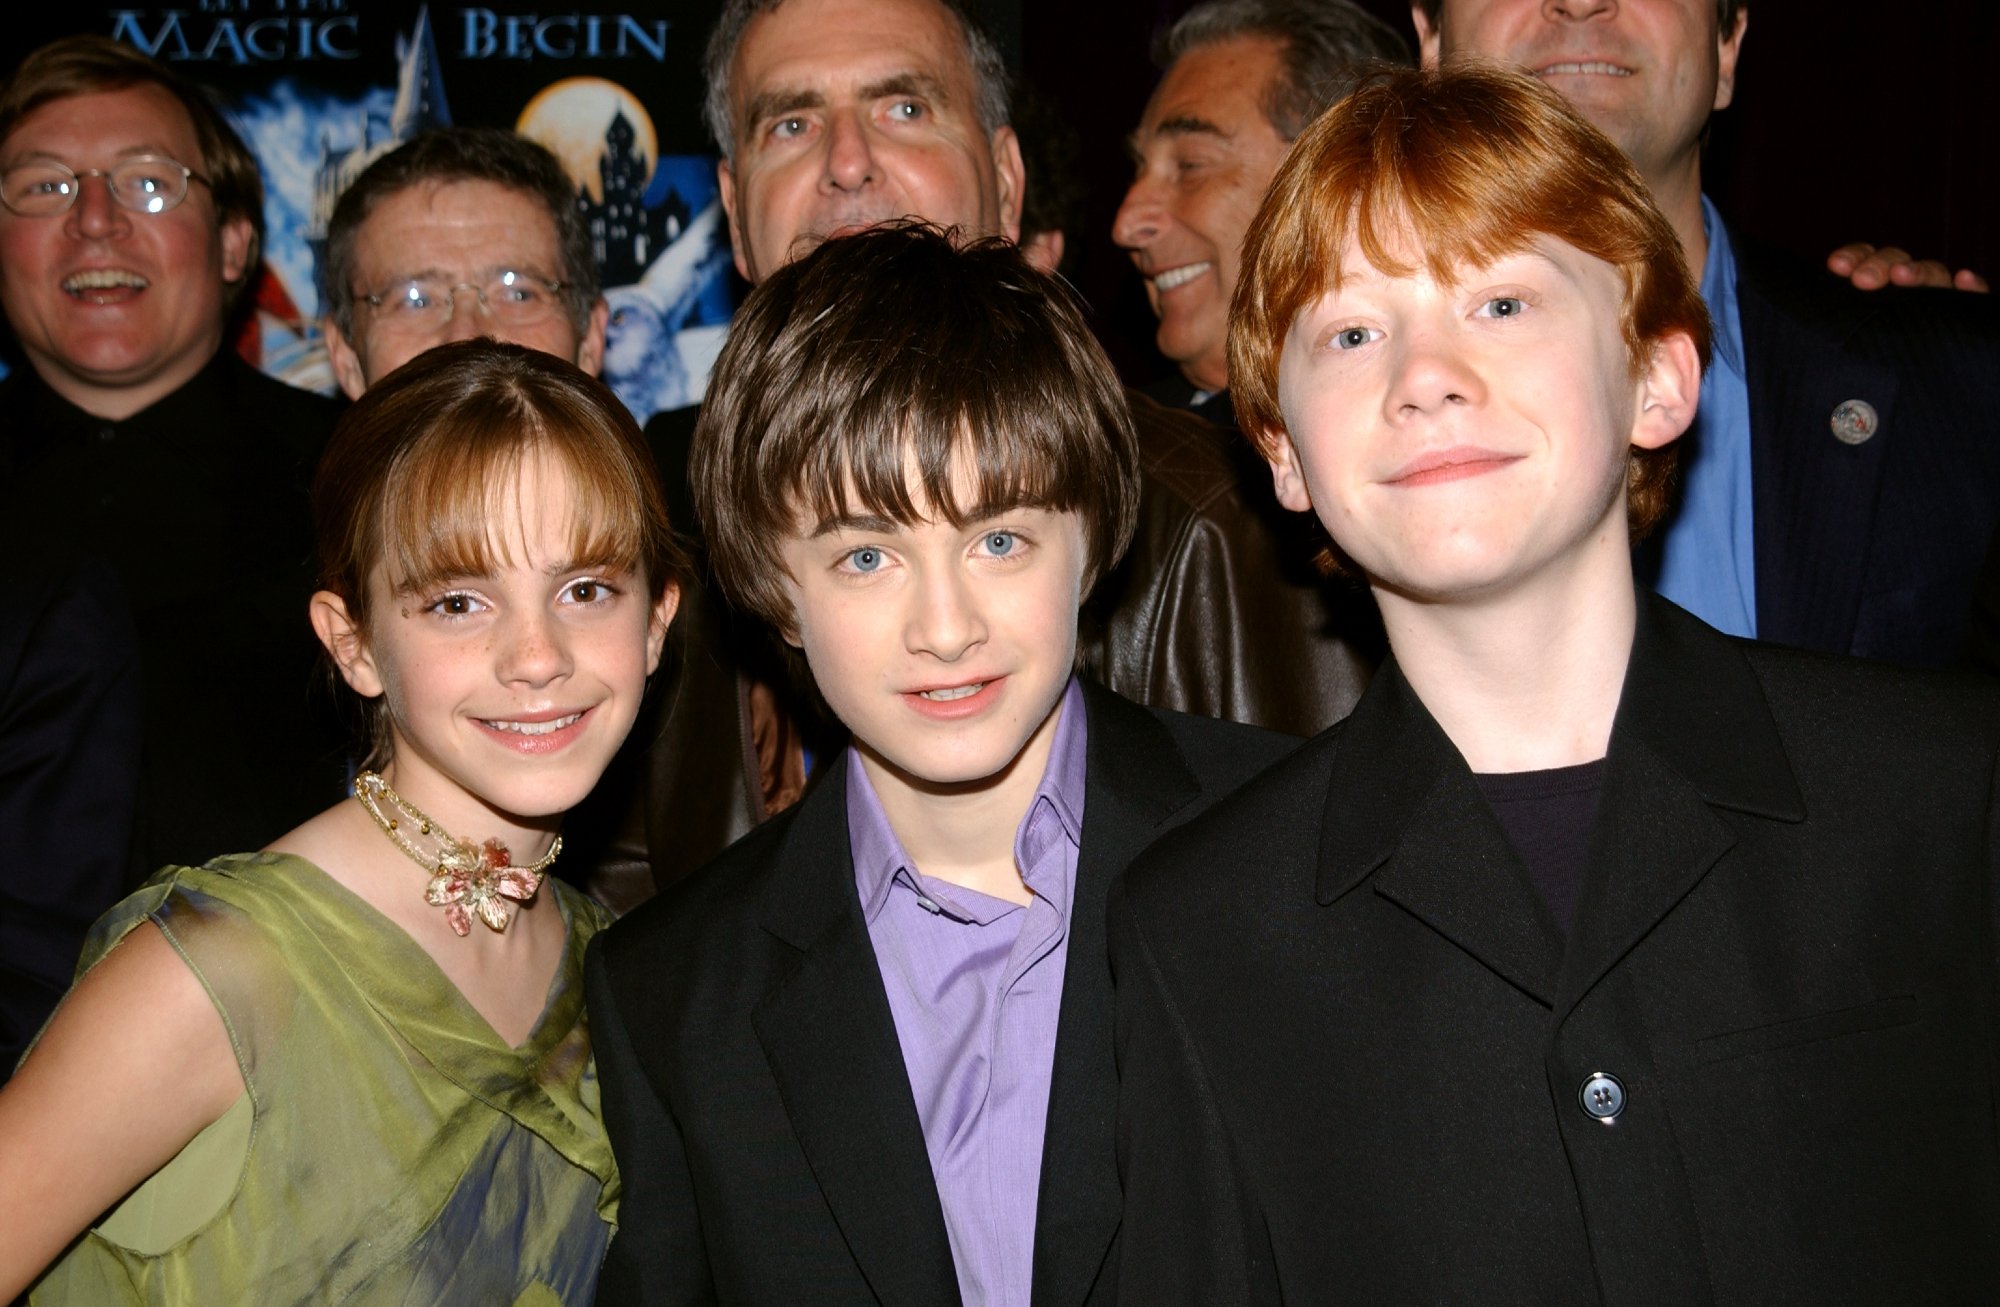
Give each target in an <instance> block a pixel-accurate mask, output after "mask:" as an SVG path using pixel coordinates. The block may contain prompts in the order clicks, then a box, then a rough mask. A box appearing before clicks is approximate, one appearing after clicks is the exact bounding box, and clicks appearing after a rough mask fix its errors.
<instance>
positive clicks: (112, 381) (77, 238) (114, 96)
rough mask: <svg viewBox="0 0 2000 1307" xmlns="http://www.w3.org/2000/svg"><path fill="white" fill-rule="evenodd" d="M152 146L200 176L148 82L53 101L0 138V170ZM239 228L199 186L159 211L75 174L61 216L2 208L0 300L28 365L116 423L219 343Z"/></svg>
mask: <svg viewBox="0 0 2000 1307" xmlns="http://www.w3.org/2000/svg"><path fill="white" fill-rule="evenodd" d="M137 155H160V156H164V157H167V158H170V159H173V160H174V161H176V162H178V163H180V164H182V165H184V166H186V167H188V168H191V169H193V170H194V171H195V172H196V173H197V174H204V175H205V174H206V171H207V163H206V161H205V160H204V159H203V158H202V154H201V148H200V146H199V144H198V143H197V141H196V137H195V131H194V124H193V123H192V122H190V121H189V119H188V116H187V111H186V110H185V109H183V108H181V105H180V102H179V101H178V100H176V99H175V98H174V97H173V96H172V95H171V94H170V93H168V92H167V91H166V90H165V89H164V88H162V87H158V86H151V85H140V86H132V87H127V88H124V89H122V90H116V91H99V92H92V93H90V94H87V95H75V96H70V97H68V98H67V99H62V100H54V101H51V102H50V103H48V104H45V105H43V106H41V107H40V108H39V109H36V110H35V111H34V112H33V113H30V114H28V115H27V116H26V117H25V118H23V119H22V120H21V121H20V124H19V125H18V126H16V127H15V128H14V131H13V132H12V133H11V134H10V135H9V136H8V137H7V139H6V141H5V142H4V143H0V169H4V168H8V167H12V166H14V165H16V164H20V163H25V162H29V161H32V160H38V159H47V160H54V161H56V162H59V163H62V164H65V165H67V166H68V167H70V168H71V169H74V170H76V171H78V172H82V171H84V170H87V169H92V168H102V169H109V168H111V167H113V166H115V165H116V164H117V163H119V162H120V161H121V160H124V159H127V158H131V157H134V156H137ZM250 235H251V229H250V224H249V222H248V221H246V220H242V219H234V220H231V221H229V222H223V221H222V220H221V219H220V217H219V216H218V215H217V212H216V208H215V197H214V196H213V195H212V194H210V192H209V189H208V187H207V186H205V185H203V184H202V183H201V182H198V181H191V182H190V183H189V184H188V193H187V198H186V199H184V200H182V201H181V203H180V204H179V205H177V206H176V207H174V208H172V209H169V210H168V211H167V212H165V213H141V212H138V211H136V210H132V209H127V208H124V207H123V206H121V205H118V204H116V203H114V202H113V201H112V199H111V192H110V189H109V186H108V183H107V182H106V180H105V179H104V178H101V177H89V178H84V179H83V181H82V183H81V190H80V192H79V193H78V195H77V199H76V202H75V203H74V204H72V205H71V206H70V207H69V209H68V210H67V211H65V212H63V213H59V214H53V215H49V216H45V217H33V218H24V217H22V216H20V215H19V214H16V213H13V212H12V211H10V210H7V209H5V208H0V307H4V308H5V311H6V314H7V321H8V323H9V324H11V325H12V327H13V328H14V333H15V335H16V336H17V337H18V339H19V340H20V342H21V347H22V349H23V350H24V351H26V353H27V356H28V360H29V362H30V363H32V364H33V365H34V368H35V371H36V372H37V373H39V374H40V375H41V377H42V378H43V379H44V380H45V381H47V382H48V384H49V385H50V386H51V387H53V388H54V389H55V390H56V391H57V392H58V393H59V394H61V395H63V396H64V397H65V398H67V399H69V400H70V401H71V402H72V403H74V404H76V405H78V406H79V407H81V408H83V409H85V410H86V411H88V412H92V413H97V414H99V415H101V416H104V417H112V418H120V417H125V416H128V415H130V414H132V413H135V412H137V411H139V410H140V409H142V408H144V407H146V406H147V405H149V404H151V403H153V402H154V401H155V400H157V399H161V398H163V397H165V396H166V395H169V394H171V393H172V392H173V391H175V390H177V389H179V387H180V386H181V385H182V384H183V383H184V382H186V381H187V380H188V379H189V378H190V377H192V376H194V374H195V373H197V372H199V371H200V370H201V369H202V367H203V366H204V365H206V364H207V362H208V360H209V359H210V358H211V357H213V356H214V354H215V352H216V350H217V349H219V348H220V347H221V344H222V324H223V309H224V303H225V298H226V283H230V282H235V281H238V280H240V279H241V278H242V277H243V276H244V275H245V273H246V271H247V269H246V267H245V262H246V260H247V258H248V255H249V246H250Z"/></svg>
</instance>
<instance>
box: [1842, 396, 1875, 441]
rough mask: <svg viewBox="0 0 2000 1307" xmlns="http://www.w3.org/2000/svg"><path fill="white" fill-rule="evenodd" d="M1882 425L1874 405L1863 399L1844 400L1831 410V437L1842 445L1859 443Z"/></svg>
mask: <svg viewBox="0 0 2000 1307" xmlns="http://www.w3.org/2000/svg"><path fill="white" fill-rule="evenodd" d="M1881 425H1882V419H1881V416H1880V415H1879V414H1877V413H1876V412H1875V406H1874V405H1873V404H1870V403H1869V402H1868V401H1867V400H1865V399H1850V400H1844V401H1842V402H1841V403H1840V404H1839V405H1837V406H1836V407H1835V408H1834V410H1833V437H1834V439H1835V440H1838V441H1839V442H1840V443H1841V444H1843V445H1859V444H1862V443H1864V442H1865V441H1867V439H1868V438H1869V437H1870V436H1872V435H1874V434H1875V432H1876V430H1877V429H1879V428H1880V427H1881Z"/></svg>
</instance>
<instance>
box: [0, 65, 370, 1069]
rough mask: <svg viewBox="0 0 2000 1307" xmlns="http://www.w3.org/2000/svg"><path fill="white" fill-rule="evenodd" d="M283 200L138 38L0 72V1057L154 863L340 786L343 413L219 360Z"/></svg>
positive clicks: (224, 844) (251, 827)
mask: <svg viewBox="0 0 2000 1307" xmlns="http://www.w3.org/2000/svg"><path fill="white" fill-rule="evenodd" d="M262 212H263V187H262V183H261V182H260V180H259V177H258V172H257V165H256V161H255V160H254V159H253V158H252V157H251V155H250V153H249V151H248V150H246V149H245V148H244V146H243V143H242V142H241V141H240V140H238V139H237V137H236V135H235V133H234V132H232V131H231V130H230V128H229V126H228V124H227V123H226V122H225V121H224V120H223V118H222V116H221V114H220V113H219V112H218V111H217V110H216V109H215V107H214V106H213V105H211V104H210V103H209V101H208V100H207V99H206V98H204V97H203V96H202V95H201V94H200V93H199V92H198V91H197V90H195V89H194V88H193V87H192V86H190V85H189V84H187V83H186V82H184V81H182V80H181V79H180V78H179V77H178V76H176V75H175V74H174V73H172V72H171V71H169V70H168V69H166V68H165V67H163V66H162V65H160V64H157V63H155V62H153V61H152V60H150V59H147V58H146V57H145V56H143V55H141V54H139V53H137V52H136V51H134V50H132V49H130V48H128V47H125V46H121V45H118V44H115V43H113V42H111V41H107V40H104V39H102V38H97V37H74V38H68V39H65V40H62V41H58V42H56V43H54V44H52V45H49V46H45V47H43V48H42V49H40V50H37V51H35V52H34V53H32V54H30V55H28V57H27V58H26V59H25V60H23V61H22V62H21V64H20V66H19V68H18V69H17V70H16V71H15V72H14V73H13V75H12V76H11V77H10V78H8V80H7V81H6V82H5V84H4V85H0V310H4V312H5V314H6V319H7V324H8V326H9V327H10V328H11V329H12V335H13V338H14V341H15V342H17V343H18V346H19V349H18V351H9V353H8V358H7V361H8V363H9V364H10V366H11V371H10V373H9V375H8V376H7V379H6V380H5V382H4V383H0V519H4V522H5V527H6V537H5V541H6V543H5V544H4V545H0V632H4V638H0V848H5V849H6V850H7V856H6V859H5V860H4V863H0V1048H4V1047H8V1046H10V1045H9V1039H8V1037H9V1036H10V1035H12V1036H19V1037H25V1036H26V1035H29V1034H32V1033H33V1030H34V1029H35V1027H36V1026H37V1025H38V1024H39V1022H40V1019H41V1017H42V1016H45V1015H46V1010H47V1006H48V1005H52V1003H53V998H54V996H55V995H58V994H60V993H61V992H62V989H63V988H64V987H66V986H67V983H68V980H69V974H70V970H71V968H72V967H73V966H74V963H75V958H76V950H77V947H78V946H79V945H80V943H81V940H82V936H83V931H84V929H85V928H86V927H87V926H88V924H89V923H90V921H91V920H92V918H94V917H95V916H96V915H97V913H98V912H99V911H101V910H102V909H103V908H104V907H106V906H108V905H109V904H110V903H111V902H113V901H115V900H116V899H117V898H118V897H119V895H120V894H122V893H123V892H124V891H125V890H126V889H127V888H128V887H129V885H130V884H131V883H132V882H133V881H134V880H135V879H136V878H137V876H138V875H139V874H141V873H143V872H147V871H151V870H152V869H153V868H155V867H158V866H159V865H161V864H162V863H166V862H201V861H203V860H205V859H207V858H211V857H214V856H215V855H216V854H219V853H226V852H231V851H235V850H242V849H255V848H258V847H260V846H262V845H263V844H264V843H265V842H267V841H268V840H270V839H271V838H272V837H273V836H274V835H276V834H278V833H279V832H281V831H284V830H288V829H290V827H291V826H292V825H294V824H296V823H297V822H298V821H299V820H301V819H303V818H304V817H306V816H309V815H310V814H312V813H313V812H315V811H317V810H319V809H321V808H324V807H325V806H326V805H327V804H328V803H329V802H331V801H332V800H333V799H334V798H336V797H338V795H339V793H340V791H339V788H338V787H339V784H340V780H341V775H340V770H339V759H338V754H337V751H336V750H335V749H333V748H332V747H330V746H331V743H332V736H333V734H334V733H333V731H332V730H331V729H330V726H329V725H328V724H325V723H322V722H321V721H320V720H319V717H318V716H317V715H316V714H315V713H314V712H312V711H311V710H310V706H309V705H310V689H311V683H312V669H313V658H314V652H315V651H314V648H313V644H314V642H313V640H312V636H311V633H310V630H309V628H308V626H307V624H306V622H305V601H306V598H307V597H308V595H309V594H310V592H311V586H310V584H309V581H310V574H309V570H308V568H309V560H310V555H311V526H310V513H309V510H308V506H307V501H306V483H307V478H308V476H309V475H310V471H311V467H312V462H313V459H314V457H315V456H316V455H317V452H318V449H319V446H320V444H321V442H322V441H323V440H324V439H325V437H326V435H327V433H328V432H330V431H331V430H332V427H333V421H334V418H335V417H336V416H337V414H338V406H337V405H336V404H335V403H334V401H332V400H329V399H325V398H323V397H320V396H317V395H311V394H308V393H306V392H305V391H302V390H297V389H295V388H293V387H291V386H287V385H285V384H283V383H282V382H279V381H276V380H273V379H272V378H269V377H266V376H264V375H262V374H261V373H259V372H258V371H257V370H255V369H254V368H252V367H250V366H249V365H248V364H246V363H244V362H243V361H242V360H241V359H240V358H238V357H237V355H236V353H235V351H234V350H232V349H229V348H226V342H227V341H228V340H229V338H230V332H229V330H228V323H229V318H230V312H231V309H232V307H233V306H235V305H237V303H238V301H239V300H240V299H241V298H242V291H243V290H244V288H245V286H246V285H247V283H249V282H250V281H251V280H253V274H254V273H255V271H256V269H257V267H258V262H259V259H258V244H259V240H258V237H259V226H260V222H261V215H262ZM134 675H136V677H137V687H136V692H132V678H133V677H134ZM16 999H20V1000H22V1001H21V1002H20V1003H18V1004H17V1003H16V1002H15V1000H16ZM9 1027H11V1030H10V1029H9ZM8 1060H9V1062H10V1064H11V1058H9V1059H8Z"/></svg>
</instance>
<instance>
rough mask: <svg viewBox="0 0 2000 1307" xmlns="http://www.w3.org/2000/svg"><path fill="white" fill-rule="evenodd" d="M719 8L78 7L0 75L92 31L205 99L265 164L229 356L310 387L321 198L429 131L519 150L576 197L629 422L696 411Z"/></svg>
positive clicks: (729, 301)
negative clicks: (255, 266) (32, 53)
mask: <svg viewBox="0 0 2000 1307" xmlns="http://www.w3.org/2000/svg"><path fill="white" fill-rule="evenodd" d="M627 2H628V3H629V0H627ZM717 7H718V3H717V0H677V2H675V3H667V4H661V3H651V4H647V5H644V6H640V7H635V8H634V9H632V10H630V11H627V10H619V9H606V10H604V11H602V12H584V11H581V10H574V11H565V12H557V13H550V12H545V11H543V10H541V9H534V8H530V7H528V6H526V5H522V4H518V3H516V4H510V3H505V2H504V0H496V2H495V3H490V4H484V5H463V4H447V5H436V4H425V3H413V2H412V0H192V2H190V0H182V3H178V4H153V5H148V4H130V3H119V2H118V0H92V2H91V3H86V4H82V5H65V6H62V7H60V8H57V7H54V6H48V7H38V8H37V9H35V10H32V11H29V12H27V13H24V14H19V13H17V16H16V18H15V20H14V21H13V22H11V23H10V24H9V26H10V28H11V32H10V34H9V37H8V46H9V49H8V51H7V54H6V56H5V58H4V59H0V63H4V65H5V66H7V67H11V66H12V65H13V64H14V63H16V62H18V61H19V59H20V57H21V56H22V55H23V54H25V53H26V52H27V51H29V50H31V49H33V48H34V47H35V46H37V45H40V44H42V43H43V42H45V41H48V40H52V39H54V38H55V37H58V36H63V35H68V34H70V33H75V32H94V33H98V34H101V35H106V36H110V37H112V38H114V39H116V40H119V41H122V42H125V43H127V44H130V45H133V46H135V47H137V48H138V49H141V50H143V51H145V52H146V53H148V54H150V55H152V56H154V57H155V58H158V59H161V60H164V61H166V62H167V63H169V64H171V65H173V66H174V67H175V68H176V69H177V70H178V71H180V72H181V73H183V74H184V75H186V76H188V77H190V78H192V79H194V80H196V81H198V82H202V83H204V84H206V85H208V86H210V87H212V88H213V89H214V90H215V91H217V92H218V93H219V95H220V96H221V98H222V100H223V103H224V105H225V107H226V108H227V110H228V111H229V113H230V115H231V117H232V118H233V120H234V121H235V124H236V126H237V128H238V130H239V131H241V132H242V134H243V137H244V139H245V140H246V141H247V142H249V144H250V147H251V149H253V150H254V151H255V152H256V154H257V156H258V159H259V160H260V162H261V163H262V165H263V172H264V186H265V204H264V218H265V224H266V229H267V232H266V239H265V243H264V266H263V267H262V269H261V270H260V271H259V278H260V279H259V281H258V284H257V286H256V288H255V295H254V299H255V312H254V314H253V315H252V318H251V320H250V321H248V322H247V323H246V324H245V330H244V334H243V336H242V338H241V339H240V340H239V341H238V347H239V348H240V349H241V351H242V352H243V354H244V355H245V356H246V357H248V358H249V359H250V360H251V361H253V362H255V363H256V364H258V365H259V366H261V367H262V368H263V369H264V370H265V371H267V372H269V373H271V374H273V375H275V376H278V377H281V378H283V379H284V380H286V381H289V382H292V383H293V384H295V385H299V386H303V387H306V388H309V389H313V390H320V391H326V392H329V393H331V392H332V391H333V389H334V380H333V373H332V370H331V368H330V366H329V365H328V362H327V356H326V349H325V345H324V342H323V341H322V340H321V337H320V332H319V327H318V321H317V320H318V317H319V290H318V285H319V283H318V260H319V256H320V252H321V250H322V248H323V245H324V240H325V233H326V222H327V218H328V216H329V215H330V213H331V212H332V209H333V203H334V200H335V198H336V197H337V196H338V195H339V194H340V191H341V188H342V187H343V186H344V185H345V184H346V183H347V182H348V181H349V180H350V179H352V178H353V177H354V176H355V175H356V174H357V173H359V172H360V171H361V169H362V168H364V167H366V166H367V165H368V164H369V163H370V162H371V161H372V160H374V159H375V158H377V157H378V156H380V155H381V154H383V153H385V152H387V151H388V150H391V149H393V148H394V147H395V146H396V145H397V144H399V143H400V142H402V141H405V140H407V139H409V138H410V137H411V136H412V135H414V134H416V133H417V132H420V131H423V130H424V129H426V128H429V127H435V126H443V125H446V124H450V123H467V124H484V125H495V126H505V127H513V128H515V129H517V130H519V131H521V132H523V133H525V134H527V135H528V136H531V137H533V138H534V139H536V140H537V141H540V142H541V143H542V144H543V145H546V146H547V147H548V148H549V149H550V150H551V151H553V152H554V154H555V156H556V157H557V158H558V159H560V160H561V161H562V163H563V166H564V167H565V168H566V169H567V170H568V172H569V176H570V180H571V181H572V182H573V183H574V184H575V187H576V203H577V206H578V207H579V208H580V209H582V211H583V213H584V216H585V219H586V221H587V222H588V224H589V227H590V231H591V236H592V241H593V245H594V247H595V250H596V253H597V258H598V262H599V265H600V268H601V270H602V272H603V278H604V286H605V297H606V299H607V300H608V301H609V302H610V307H611V319H610V326H609V328H608V338H607V342H606V348H605V354H604V376H605V380H606V381H608V382H609V383H610V384H611V386H612V388H613V389H614V390H616V391H617V393H618V396H619V397H620V398H621V399H623V400H624V401H625V403H626V404H627V405H628V406H629V407H630V408H631V409H632V411H633V412H634V413H635V414H636V415H637V416H638V417H639V418H640V419H641V420H642V421H643V420H644V419H645V418H646V417H647V416H648V415H650V414H652V413H655V412H658V411H660V410H663V409H672V408H680V407H682V406H685V405H687V404H692V403H695V402H696V401H698V400H699V399H700V398H701V395H702V391H703V388H704V386H705V384H706V381H707V377H708V371H709V367H710V365H711V364H712V363H713V362H714V360H715V355H716V352H717V351H718V350H719V349H720V348H721V342H722V335H723V332H724V331H725V329H726V325H727V323H728V320H729V315H730V312H731V310H732V308H733V305H734V298H735V295H736V285H735V282H734V273H733V270H732V267H731V264H730V259H729V248H728V232H727V224H726V223H725V222H724V220H723V218H722V212H721V207H720V205H719V204H718V202H717V198H716V182H715V156H714V150H713V146H712V144H711V142H710V141H709V138H708V135H707V132H706V130H705V129H704V128H703V126H702V124H701V98H702V78H701V48H702V44H703V42H704V41H705V40H706V39H707V34H708V29H709V26H710V24H711V23H712V21H713V17H714V12H715V10H716V8H717Z"/></svg>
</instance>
